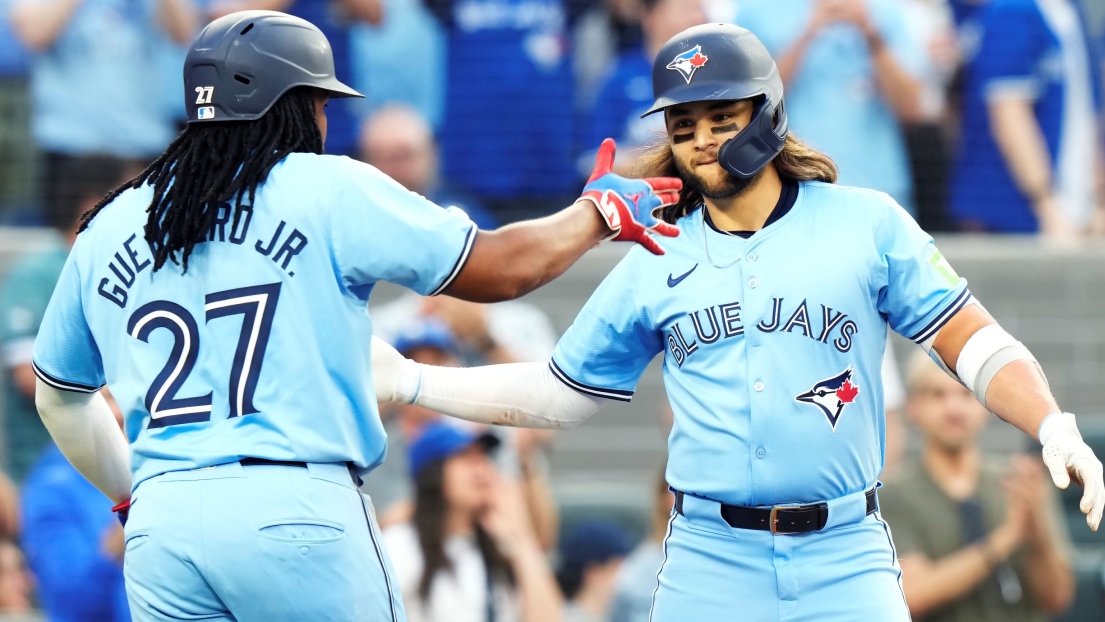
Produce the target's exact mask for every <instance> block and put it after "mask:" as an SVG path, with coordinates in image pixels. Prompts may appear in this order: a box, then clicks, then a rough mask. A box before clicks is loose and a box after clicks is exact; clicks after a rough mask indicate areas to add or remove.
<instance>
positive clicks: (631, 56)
mask: <svg viewBox="0 0 1105 622" xmlns="http://www.w3.org/2000/svg"><path fill="white" fill-rule="evenodd" d="M641 5H642V6H641V29H642V30H643V31H644V45H643V47H641V48H635V49H633V50H632V51H630V52H627V53H625V54H622V55H621V56H620V57H619V58H618V60H617V63H616V64H615V65H614V69H613V71H612V72H611V73H610V74H609V75H608V76H607V77H606V80H605V81H604V82H603V85H602V88H601V89H600V90H599V95H598V98H597V99H596V100H595V105H594V111H593V112H592V114H591V123H590V132H589V134H588V138H587V142H586V144H585V145H584V146H585V147H586V148H587V151H586V152H585V153H584V154H583V155H582V156H581V157H580V159H579V163H580V165H581V166H584V165H583V162H584V161H586V162H587V164H586V165H585V166H586V168H587V170H590V166H591V164H590V163H591V162H594V160H595V150H596V149H597V148H598V146H599V144H600V143H602V141H603V139H605V138H613V139H615V140H616V141H617V142H618V154H617V161H616V162H615V170H617V171H618V172H620V173H621V174H623V175H624V174H626V173H627V172H628V171H629V170H631V169H632V167H633V162H634V161H635V159H636V155H637V154H638V151H639V149H640V148H641V147H647V146H649V145H652V144H653V143H655V142H656V141H657V140H661V139H663V140H667V138H666V137H665V133H664V115H659V114H658V115H651V116H649V117H646V118H644V119H642V118H641V115H642V114H644V113H645V111H647V110H648V109H649V107H650V106H652V100H653V97H652V61H653V59H655V58H656V53H657V52H659V51H660V47H661V46H663V45H664V44H665V43H667V41H668V39H670V38H672V37H674V36H675V35H677V34H679V33H680V32H683V31H684V30H686V29H687V28H690V27H691V26H697V25H699V24H704V23H705V22H706V15H705V13H703V9H702V0H641ZM581 170H582V169H581Z"/></svg>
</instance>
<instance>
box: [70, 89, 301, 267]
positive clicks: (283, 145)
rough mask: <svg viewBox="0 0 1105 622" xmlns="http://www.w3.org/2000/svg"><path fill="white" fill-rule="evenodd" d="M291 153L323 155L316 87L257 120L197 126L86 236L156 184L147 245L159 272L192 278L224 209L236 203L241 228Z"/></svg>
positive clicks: (87, 219)
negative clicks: (196, 258) (138, 191)
mask: <svg viewBox="0 0 1105 622" xmlns="http://www.w3.org/2000/svg"><path fill="white" fill-rule="evenodd" d="M289 153H322V134H321V133H320V132H319V127H318V123H317V122H316V120H315V97H314V90H313V89H311V88H310V87H298V88H294V89H292V90H290V91H288V92H287V93H285V94H284V95H283V96H282V97H281V98H280V99H279V100H277V101H276V103H275V104H273V106H272V108H270V109H269V110H268V112H266V113H265V114H264V115H263V116H262V117H261V118H260V119H257V120H255V121H247V122H241V121H236V122H222V123H201V124H195V125H189V126H188V128H187V129H185V130H184V131H183V132H181V133H180V134H179V135H178V136H177V137H176V139H175V140H173V142H172V144H170V145H169V147H168V148H167V149H166V150H165V152H164V153H162V154H161V155H160V156H159V157H158V158H157V159H156V160H154V161H153V163H152V164H150V165H149V166H148V167H146V169H145V170H144V171H142V172H141V173H139V174H138V176H137V177H135V178H134V179H132V180H130V181H128V182H126V183H124V184H123V185H122V186H119V187H118V188H116V189H115V190H114V191H112V192H111V193H110V194H108V195H107V196H105V197H104V198H103V199H101V200H100V202H99V203H97V204H96V206H95V207H93V208H92V209H91V210H89V211H88V212H86V213H85V214H84V215H83V216H82V217H81V226H80V229H79V230H78V233H80V232H82V231H84V230H85V229H87V228H88V226H89V224H91V223H92V219H94V218H95V217H96V215H97V214H99V213H100V210H102V209H103V208H104V207H106V206H107V205H108V204H109V203H111V202H112V201H114V200H115V198H116V197H118V196H119V195H120V194H122V193H123V192H124V191H126V190H128V189H130V188H139V187H141V186H143V185H145V184H147V183H149V184H152V185H153V200H152V201H151V202H150V206H149V208H147V209H146V213H147V214H149V217H148V218H147V220H146V226H145V238H146V242H147V243H148V244H149V245H150V251H151V252H152V253H153V257H154V264H153V269H154V270H158V269H160V268H161V267H162V266H164V265H165V263H166V262H168V261H170V260H171V261H172V262H173V263H174V264H177V263H179V264H182V267H183V270H184V272H187V271H188V257H189V256H191V254H192V251H193V250H194V249H195V247H196V244H199V243H200V242H203V241H204V240H206V239H207V236H208V232H209V231H210V230H211V227H212V226H213V224H214V221H215V219H216V217H217V216H218V214H219V206H220V205H221V204H223V203H229V202H230V201H231V200H233V201H234V203H233V222H234V226H235V227H237V226H238V219H239V217H240V216H241V213H242V206H243V204H244V205H247V206H249V205H252V204H253V199H254V195H255V194H256V192H257V186H259V185H261V184H262V183H264V181H265V179H266V178H267V177H268V175H269V171H271V170H272V167H273V166H276V164H277V163H279V162H280V161H281V160H283V159H284V157H285V156H287V155H288V154H289ZM177 253H180V258H179V260H178V258H177Z"/></svg>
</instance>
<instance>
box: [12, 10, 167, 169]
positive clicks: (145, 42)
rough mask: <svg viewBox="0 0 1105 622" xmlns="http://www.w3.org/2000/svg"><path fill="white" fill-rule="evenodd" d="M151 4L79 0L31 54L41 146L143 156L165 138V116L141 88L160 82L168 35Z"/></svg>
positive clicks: (154, 96) (35, 126)
mask: <svg viewBox="0 0 1105 622" xmlns="http://www.w3.org/2000/svg"><path fill="white" fill-rule="evenodd" d="M16 1H19V2H46V1H47V0H16ZM157 7H158V2H157V0H84V1H83V2H81V3H80V5H79V6H78V7H77V9H76V10H75V11H74V12H73V16H72V17H71V18H70V20H69V22H68V25H67V26H66V27H65V30H64V31H63V32H62V33H61V35H60V36H59V37H58V39H57V40H56V41H55V42H54V44H53V45H52V46H50V48H48V49H47V50H45V51H44V52H41V53H39V54H36V55H35V56H34V62H33V70H32V78H31V94H32V104H33V106H34V119H33V122H32V126H31V127H32V131H33V133H34V137H35V141H36V142H37V143H38V145H39V146H40V147H41V148H43V149H45V150H47V151H56V152H60V153H65V154H69V155H79V154H86V153H94V152H98V153H107V154H111V155H115V156H119V157H127V158H147V157H152V156H155V155H157V154H158V153H160V152H161V151H162V150H163V149H164V148H165V146H166V145H168V144H169V142H170V141H172V139H173V136H174V135H175V134H176V127H175V125H174V123H173V115H172V113H171V112H170V111H169V110H168V108H167V107H166V106H165V102H164V100H163V99H162V98H161V97H160V96H159V95H158V94H157V93H150V90H149V89H150V86H151V85H154V86H156V87H160V85H162V84H163V76H162V74H161V73H160V71H161V69H162V64H161V62H160V59H161V54H162V53H163V49H164V48H163V46H164V45H165V40H166V39H168V35H167V34H166V33H165V31H164V30H163V29H162V26H161V24H160V23H159V22H158V17H157ZM160 91H161V89H160V88H158V92H160Z"/></svg>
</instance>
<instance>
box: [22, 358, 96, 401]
mask: <svg viewBox="0 0 1105 622" xmlns="http://www.w3.org/2000/svg"><path fill="white" fill-rule="evenodd" d="M31 368H32V369H34V372H35V375H36V376H38V379H39V380H41V381H43V382H45V383H46V384H48V385H50V386H51V387H54V388H55V389H61V390H62V391H73V392H74V393H95V392H96V391H99V390H100V389H101V388H103V386H104V385H102V384H101V385H100V386H96V387H94V386H92V385H87V384H81V383H78V382H69V381H67V380H62V379H60V378H56V377H54V376H51V375H50V374H48V373H46V372H45V371H43V370H42V368H41V367H39V366H38V363H35V362H34V361H31Z"/></svg>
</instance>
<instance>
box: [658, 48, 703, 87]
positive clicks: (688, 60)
mask: <svg viewBox="0 0 1105 622" xmlns="http://www.w3.org/2000/svg"><path fill="white" fill-rule="evenodd" d="M708 60H710V59H709V58H707V57H706V55H705V54H703V53H702V46H701V45H696V46H694V47H693V48H691V49H689V50H687V51H686V52H683V53H682V54H680V55H678V56H676V57H675V58H673V59H672V60H671V62H670V63H668V69H671V70H672V71H678V72H679V73H680V74H681V75H682V76H683V79H684V80H686V81H687V84H690V83H691V78H693V77H694V72H696V71H698V68H699V67H702V66H703V65H705V64H706V61H708Z"/></svg>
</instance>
